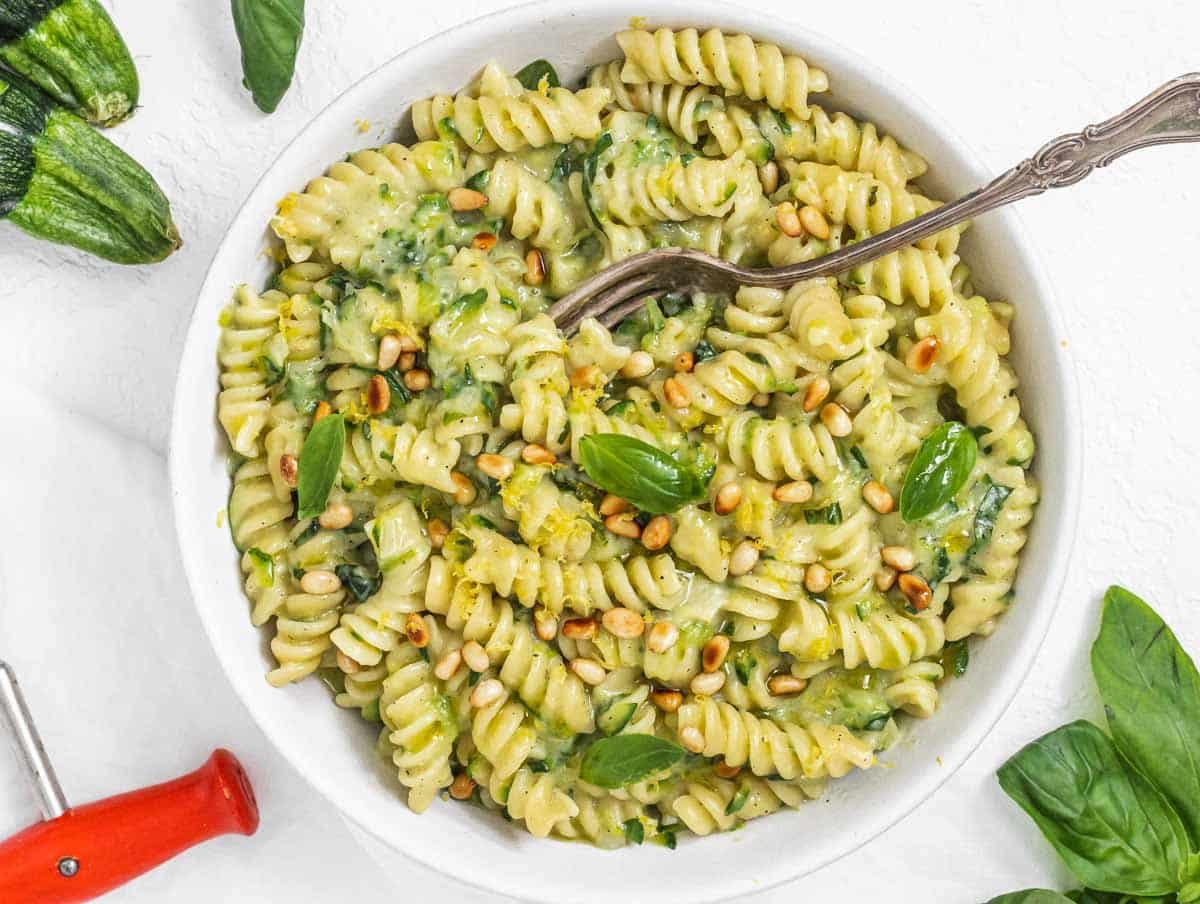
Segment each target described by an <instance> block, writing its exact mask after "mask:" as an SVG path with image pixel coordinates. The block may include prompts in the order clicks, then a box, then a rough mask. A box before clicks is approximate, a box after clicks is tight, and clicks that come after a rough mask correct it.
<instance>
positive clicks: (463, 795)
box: [450, 772, 476, 800]
mask: <svg viewBox="0 0 1200 904" xmlns="http://www.w3.org/2000/svg"><path fill="white" fill-rule="evenodd" d="M475 787H476V786H475V779H473V778H471V776H469V775H467V774H466V773H465V772H460V773H459V774H458V775H456V776H454V781H452V782H451V783H450V796H451V797H452V798H454V799H455V800H466V799H467V798H469V797H470V796H471V795H472V794H474V793H475Z"/></svg>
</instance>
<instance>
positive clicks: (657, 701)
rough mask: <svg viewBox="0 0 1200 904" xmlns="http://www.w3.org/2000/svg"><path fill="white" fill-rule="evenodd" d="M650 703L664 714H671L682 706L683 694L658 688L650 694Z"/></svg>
mask: <svg viewBox="0 0 1200 904" xmlns="http://www.w3.org/2000/svg"><path fill="white" fill-rule="evenodd" d="M650 702H651V703H653V704H654V705H655V706H657V707H658V708H659V709H661V710H662V711H663V712H665V713H673V712H675V711H676V710H677V709H679V707H681V706H682V705H683V694H681V693H679V691H673V690H671V689H670V688H658V689H656V690H652V691H651V692H650Z"/></svg>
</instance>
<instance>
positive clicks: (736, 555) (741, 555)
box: [729, 540, 758, 578]
mask: <svg viewBox="0 0 1200 904" xmlns="http://www.w3.org/2000/svg"><path fill="white" fill-rule="evenodd" d="M757 564H758V547H757V546H755V545H754V544H753V543H751V542H750V541H749V540H743V541H742V542H741V543H739V544H738V545H737V546H736V547H734V550H733V553H732V554H731V555H730V556H729V573H730V574H731V575H732V576H733V577H735V578H736V577H740V576H741V575H743V574H747V573H749V572H750V571H751V570H752V569H753V568H754V566H755V565H757Z"/></svg>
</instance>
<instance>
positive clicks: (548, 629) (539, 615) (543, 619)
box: [533, 609, 558, 643]
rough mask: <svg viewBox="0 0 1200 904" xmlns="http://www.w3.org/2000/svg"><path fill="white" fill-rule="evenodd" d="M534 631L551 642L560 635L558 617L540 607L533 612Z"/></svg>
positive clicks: (539, 637)
mask: <svg viewBox="0 0 1200 904" xmlns="http://www.w3.org/2000/svg"><path fill="white" fill-rule="evenodd" d="M533 633H534V634H536V635H537V636H538V639H539V640H544V641H546V642H547V643H549V642H550V641H552V640H554V638H555V637H557V636H558V619H557V618H555V617H554V616H553V615H551V614H550V613H549V612H547V611H546V610H545V609H538V610H537V611H536V612H534V613H533Z"/></svg>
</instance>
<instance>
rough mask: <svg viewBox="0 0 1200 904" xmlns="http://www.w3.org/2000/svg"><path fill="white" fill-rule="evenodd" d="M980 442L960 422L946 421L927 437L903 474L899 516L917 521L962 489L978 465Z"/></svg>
mask: <svg viewBox="0 0 1200 904" xmlns="http://www.w3.org/2000/svg"><path fill="white" fill-rule="evenodd" d="M977 452H978V444H977V443H976V441H975V436H974V435H973V434H972V433H971V431H970V430H968V429H967V428H966V427H964V426H963V425H962V424H960V423H958V421H947V422H946V423H944V424H942V425H941V426H939V427H938V428H937V429H936V430H934V431H933V432H932V433H930V434H929V436H927V437H925V441H924V442H923V443H921V448H919V449H918V450H917V454H916V455H914V456H913V460H912V463H911V464H910V465H909V466H908V473H907V474H905V475H904V488H903V489H902V490H901V491H900V516H901V517H902V518H903V519H904V520H905V521H918V520H920V519H921V518H924V517H925V516H926V515H929V514H931V513H933V512H935V511H937V510H938V509H939V508H941V507H942V506H943V505H945V504H946V503H947V502H949V501H950V500H951V499H952V498H953V497H954V494H955V493H957V492H958V491H959V490H960V489H962V485H963V484H964V483H966V482H967V478H968V477H970V476H971V469H972V468H974V467H975V456H976V454H977Z"/></svg>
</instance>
